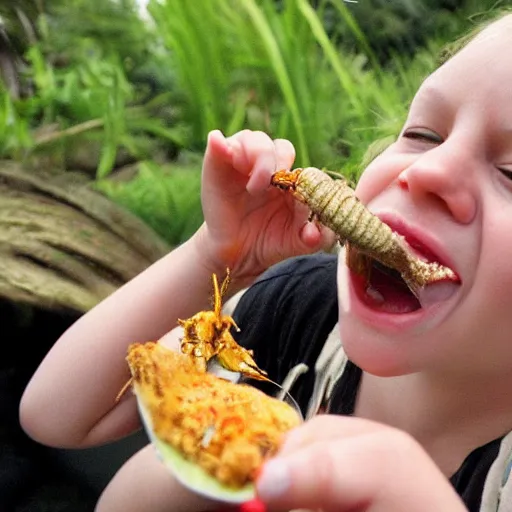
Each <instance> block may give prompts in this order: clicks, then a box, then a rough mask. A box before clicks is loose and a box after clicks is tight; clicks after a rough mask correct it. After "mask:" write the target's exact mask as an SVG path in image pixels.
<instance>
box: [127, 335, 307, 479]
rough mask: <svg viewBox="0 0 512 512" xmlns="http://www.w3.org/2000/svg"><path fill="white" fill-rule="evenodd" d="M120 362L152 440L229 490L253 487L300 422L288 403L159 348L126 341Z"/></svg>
mask: <svg viewBox="0 0 512 512" xmlns="http://www.w3.org/2000/svg"><path fill="white" fill-rule="evenodd" d="M127 361H128V365H129V367H130V370H131V372H132V376H133V389H134V392H135V393H136V395H137V396H138V398H139V400H140V401H141V402H142V404H143V406H144V408H145V410H146V411H147V412H148V413H149V414H148V415H149V418H150V421H151V430H152V432H153V433H154V434H155V436H156V437H157V438H158V439H160V440H161V441H163V442H165V443H168V444H169V445H170V446H172V447H174V448H175V449H176V450H177V451H179V452H180V453H181V454H182V455H183V456H184V457H185V458H186V459H188V460H190V461H192V462H194V463H197V464H198V465H199V466H201V467H202V468H203V469H204V470H205V471H206V472H207V473H209V474H210V475H212V476H213V477H214V478H216V479H217V480H218V481H219V482H222V483H223V484H225V485H226V486H229V487H231V488H240V487H242V486H244V485H245V484H247V483H249V482H253V481H254V479H255V477H256V475H257V472H258V470H259V469H260V468H261V466H262V464H263V462H264V461H265V460H266V459H267V458H268V457H271V456H272V455H274V454H275V453H276V451H277V449H278V448H279V445H280V443H281V439H282V436H283V434H284V433H285V432H287V431H288V430H290V429H291V428H293V427H295V426H297V425H299V423H300V422H301V419H300V418H299V416H298V414H297V412H296V411H295V410H294V409H293V408H292V407H291V406H290V405H288V404H287V403H285V402H282V401H280V400H277V399H275V398H271V397H269V396H267V395H266V394H265V393H263V392H261V391H259V390H257V389H255V388H254V387H252V386H249V385H244V384H234V383H232V382H229V381H226V380H224V379H221V378H219V377H216V376H215V375H212V374H209V373H204V372H203V371H202V370H201V369H199V368H198V367H197V365H196V364H195V363H194V361H193V359H191V358H189V357H187V356H186V355H184V354H180V353H177V352H174V351H172V350H169V349H167V348H166V347H164V346H163V345H161V344H158V343H153V342H147V343H135V344H132V345H131V346H130V347H129V350H128V356H127Z"/></svg>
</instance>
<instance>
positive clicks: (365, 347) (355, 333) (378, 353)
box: [340, 318, 415, 377]
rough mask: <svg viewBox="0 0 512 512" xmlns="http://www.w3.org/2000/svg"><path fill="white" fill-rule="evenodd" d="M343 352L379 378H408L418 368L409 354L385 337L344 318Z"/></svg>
mask: <svg viewBox="0 0 512 512" xmlns="http://www.w3.org/2000/svg"><path fill="white" fill-rule="evenodd" d="M340 332H341V339H342V341H343V349H344V350H345V353H346V355H347V357H348V359H349V360H350V361H352V362H353V363H354V364H355V365H356V366H358V367H359V368H361V370H363V371H364V372H366V373H370V374H372V375H376V376H378V377H397V376H399V375H408V374H410V373H413V372H414V371H415V369H414V368H413V365H412V364H411V361H410V360H409V359H410V357H409V356H410V355H411V354H408V353H407V351H404V350H403V349H400V348H399V347H398V346H397V345H396V344H395V343H393V340H390V339H386V336H382V335H378V334H376V333H372V332H366V330H365V329H364V327H363V328H362V327H361V326H358V327H356V326H354V325H352V322H351V321H350V320H349V319H348V318H345V319H344V321H343V322H342V327H341V330H340Z"/></svg>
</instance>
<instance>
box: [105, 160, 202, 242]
mask: <svg viewBox="0 0 512 512" xmlns="http://www.w3.org/2000/svg"><path fill="white" fill-rule="evenodd" d="M200 185H201V173H200V170H199V168H198V167H196V166H193V167H185V166H179V165H166V166H159V165H157V164H156V163H154V162H142V163H140V164H139V166H138V172H137V174H136V175H135V177H134V178H132V179H130V180H128V181H116V180H112V179H107V180H101V181H99V182H97V184H96V186H97V188H98V189H99V190H101V191H102V192H103V193H104V194H106V195H107V196H108V197H110V198H111V199H113V200H114V201H115V202H117V203H118V204H121V205H123V206H125V207H126V208H127V209H128V210H130V211H132V212H133V213H135V214H136V215H138V216H139V217H140V218H142V219H143V220H144V221H146V223H147V224H148V225H150V226H151V227H152V228H153V229H154V230H155V231H156V232H157V233H158V234H159V235H160V236H161V237H162V238H163V239H164V240H166V241H167V242H169V243H170V244H171V245H172V246H176V245H179V244H180V243H182V242H184V241H185V240H187V239H188V238H189V237H190V236H191V235H192V234H193V233H194V232H195V231H196V230H197V228H198V227H199V226H200V225H201V223H202V221H203V215H202V210H201V201H200Z"/></svg>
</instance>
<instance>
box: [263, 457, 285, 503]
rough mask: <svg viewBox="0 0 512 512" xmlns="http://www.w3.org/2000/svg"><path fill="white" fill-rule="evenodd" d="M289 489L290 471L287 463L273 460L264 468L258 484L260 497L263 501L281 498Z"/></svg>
mask: <svg viewBox="0 0 512 512" xmlns="http://www.w3.org/2000/svg"><path fill="white" fill-rule="evenodd" d="M289 487H290V471H289V469H288V465H287V464H286V463H285V462H283V461H280V460H271V461H270V462H267V463H266V464H265V466H263V471H262V473H261V475H260V477H259V478H258V480H257V482H256V489H257V491H258V496H259V497H260V498H261V499H262V500H263V501H268V500H274V499H276V498H279V497H280V496H282V495H283V494H284V493H285V492H286V491H287V490H288V488H289Z"/></svg>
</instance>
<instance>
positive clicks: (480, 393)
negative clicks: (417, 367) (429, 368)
mask: <svg viewBox="0 0 512 512" xmlns="http://www.w3.org/2000/svg"><path fill="white" fill-rule="evenodd" d="M511 380H512V379H511V378H510V377H509V378H508V381H505V380H504V379H503V377H501V378H499V379H498V378H495V379H494V381H493V382H492V383H491V382H489V379H486V380H485V387H483V386H481V382H482V381H478V379H473V380H472V381H471V382H467V381H464V382H462V380H452V381H451V382H450V381H448V380H447V379H446V378H442V379H440V378H435V377H432V376H426V375H422V374H411V375H405V376H400V377H387V378H383V377H376V376H374V375H370V374H367V373H363V377H362V381H361V387H360V389H359V394H358V398H357V403H356V410H355V415H356V416H359V417H364V418H368V419H372V420H374V421H378V422H381V423H385V424H388V425H391V426H393V427H396V428H399V429H401V430H403V431H405V432H407V433H409V434H410V435H412V436H413V437H414V438H415V439H416V440H417V441H418V442H419V443H420V444H421V445H422V446H423V448H424V449H425V450H426V451H427V453H429V455H430V456H431V457H432V459H433V460H434V461H435V462H436V463H437V465H438V466H439V467H440V468H441V470H442V471H443V472H444V474H445V475H446V476H451V475H452V474H453V473H454V472H455V471H456V470H457V469H458V468H459V466H460V465H461V464H462V462H463V460H464V459H465V458H466V457H467V455H468V454H469V453H470V452H471V451H472V450H474V449H476V448H478V447H479V446H482V445H484V444H486V443H488V442H490V441H492V440H493V439H496V438H498V437H500V436H502V435H504V434H505V433H507V432H508V431H509V430H512V397H511V395H510V393H509V392H508V390H509V389H510V385H511V384H512V382H510V381H511ZM477 381H478V382H477ZM475 383H476V384H479V383H480V385H475Z"/></svg>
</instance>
